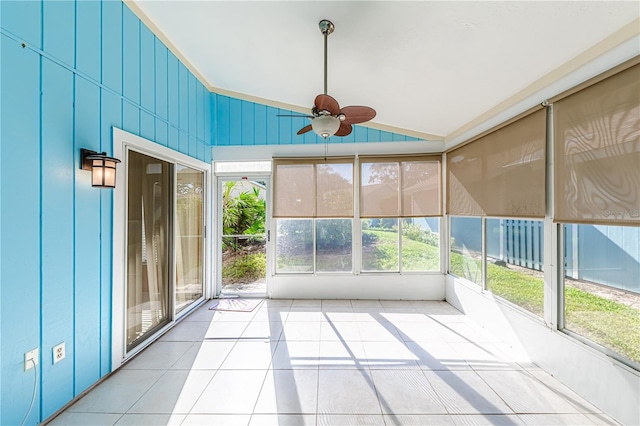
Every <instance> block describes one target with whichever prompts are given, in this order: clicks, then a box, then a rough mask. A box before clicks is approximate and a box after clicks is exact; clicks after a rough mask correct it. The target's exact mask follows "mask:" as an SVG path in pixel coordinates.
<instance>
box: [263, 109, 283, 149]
mask: <svg viewBox="0 0 640 426" xmlns="http://www.w3.org/2000/svg"><path fill="white" fill-rule="evenodd" d="M265 114H266V115H267V116H266V119H265V120H266V126H267V128H266V132H267V134H266V137H265V141H264V143H265V144H277V143H278V136H279V130H278V125H279V122H280V120H279V118H278V108H274V107H270V106H268V107H267V110H266V111H265Z"/></svg>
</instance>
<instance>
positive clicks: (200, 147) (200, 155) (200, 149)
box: [196, 141, 205, 161]
mask: <svg viewBox="0 0 640 426" xmlns="http://www.w3.org/2000/svg"><path fill="white" fill-rule="evenodd" d="M196 143H197V146H196V158H197V159H198V160H202V161H204V150H205V147H204V142H202V141H196Z"/></svg>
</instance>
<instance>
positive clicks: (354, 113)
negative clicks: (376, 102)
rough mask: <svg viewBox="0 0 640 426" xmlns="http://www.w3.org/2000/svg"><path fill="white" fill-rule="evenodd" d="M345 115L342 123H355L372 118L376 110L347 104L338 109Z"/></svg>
mask: <svg viewBox="0 0 640 426" xmlns="http://www.w3.org/2000/svg"><path fill="white" fill-rule="evenodd" d="M340 112H341V113H342V114H344V116H345V117H346V118H345V120H344V121H343V122H342V123H343V124H357V123H364V122H365V121H369V120H372V119H373V117H375V116H376V110H375V109H373V108H369V107H366V106H348V107H344V108H342V111H340Z"/></svg>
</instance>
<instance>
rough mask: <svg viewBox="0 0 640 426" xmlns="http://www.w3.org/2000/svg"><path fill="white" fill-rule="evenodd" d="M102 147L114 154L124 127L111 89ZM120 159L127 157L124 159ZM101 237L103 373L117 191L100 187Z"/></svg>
mask: <svg viewBox="0 0 640 426" xmlns="http://www.w3.org/2000/svg"><path fill="white" fill-rule="evenodd" d="M100 109H101V114H100V150H101V151H105V152H107V153H109V154H110V155H113V137H112V134H113V133H112V127H118V128H122V99H121V98H120V96H117V95H115V94H113V93H111V92H109V91H107V90H102V93H101V97H100ZM120 160H124V159H123V158H121V159H120ZM123 176H124V165H123V164H122V163H121V164H120V165H118V166H117V170H116V179H117V182H116V184H117V185H119V184H121V183H122V182H123ZM100 203H101V205H100V211H101V213H102V218H101V221H100V222H101V235H102V237H101V240H102V266H101V269H102V282H101V288H100V292H101V296H100V321H101V329H100V342H101V343H102V346H101V348H100V350H101V355H100V376H101V377H102V376H104V375H105V374H107V373H109V372H110V371H111V279H112V273H111V260H112V259H111V253H112V238H111V235H112V228H113V218H112V215H111V211H112V210H113V191H110V190H100Z"/></svg>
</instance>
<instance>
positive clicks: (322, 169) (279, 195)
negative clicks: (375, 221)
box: [273, 158, 353, 218]
mask: <svg viewBox="0 0 640 426" xmlns="http://www.w3.org/2000/svg"><path fill="white" fill-rule="evenodd" d="M273 165H274V167H273V170H274V185H273V187H274V190H273V191H274V194H273V200H274V206H273V217H280V218H285V217H303V218H312V217H353V158H348V159H330V160H324V159H275V160H274V163H273Z"/></svg>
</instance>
